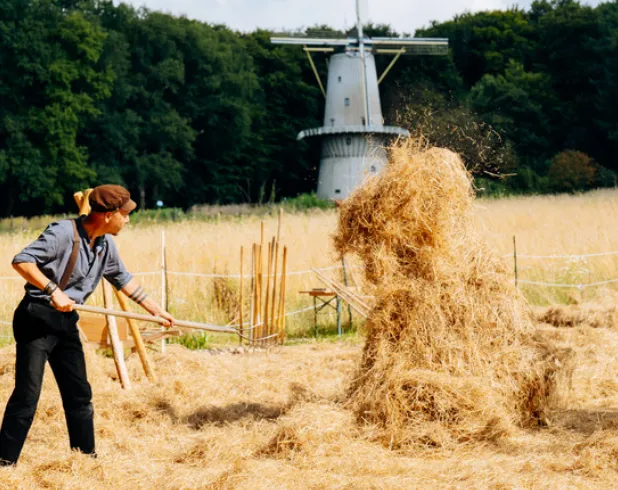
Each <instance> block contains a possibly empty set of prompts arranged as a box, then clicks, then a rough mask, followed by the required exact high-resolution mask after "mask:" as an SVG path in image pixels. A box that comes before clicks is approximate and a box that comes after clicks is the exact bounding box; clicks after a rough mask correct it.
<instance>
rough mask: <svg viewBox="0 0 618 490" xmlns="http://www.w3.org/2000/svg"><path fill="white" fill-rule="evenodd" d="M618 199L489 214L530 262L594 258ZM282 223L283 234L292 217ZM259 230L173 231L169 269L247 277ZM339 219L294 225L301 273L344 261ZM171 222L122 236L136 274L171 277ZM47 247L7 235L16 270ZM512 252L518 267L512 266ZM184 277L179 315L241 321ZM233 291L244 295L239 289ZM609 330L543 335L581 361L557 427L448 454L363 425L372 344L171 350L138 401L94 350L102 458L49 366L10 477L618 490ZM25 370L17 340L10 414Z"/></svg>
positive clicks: (296, 300)
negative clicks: (363, 364) (17, 377)
mask: <svg viewBox="0 0 618 490" xmlns="http://www.w3.org/2000/svg"><path fill="white" fill-rule="evenodd" d="M617 207H618V191H598V192H592V193H588V194H585V195H580V196H556V197H528V198H512V199H501V200H481V201H478V202H477V203H476V207H475V213H474V215H475V220H476V226H477V227H478V229H479V230H481V234H482V235H483V236H484V238H485V240H486V241H487V243H488V244H489V246H490V247H491V248H493V249H494V251H495V253H496V254H497V255H507V254H512V252H513V235H516V237H517V248H518V253H519V254H521V255H524V254H527V255H571V254H576V255H577V254H590V253H600V252H608V251H614V250H618V232H617V231H616V230H618V227H617V226H616V225H617V224H618V223H616V222H615V221H618V213H616V210H617V209H616V208H617ZM264 221H265V225H266V230H267V236H271V235H272V234H274V233H275V231H276V222H277V219H276V217H274V216H272V217H265V218H264ZM259 222H260V218H257V217H255V218H246V217H245V218H242V219H241V218H228V219H224V220H221V221H220V222H218V223H214V222H212V223H205V222H197V221H196V222H183V223H176V224H170V225H166V226H165V231H166V242H167V246H168V266H169V270H170V271H178V272H200V273H213V272H216V273H229V274H235V273H237V272H238V266H239V259H238V257H239V248H240V246H241V245H243V246H245V249H247V247H250V245H251V244H252V243H254V242H256V241H259V236H260V225H259ZM335 222H336V215H335V211H313V212H309V213H306V214H305V213H303V214H297V215H290V216H285V218H284V222H283V229H282V237H283V241H284V242H285V243H286V245H287V246H288V247H289V250H290V259H289V270H290V271H301V270H307V269H309V268H311V267H324V266H329V265H333V264H335V263H336V257H335V254H334V251H333V246H332V243H331V239H330V236H331V235H332V234H333V232H334V228H335ZM162 229H163V226H161V225H140V226H139V227H133V228H129V229H128V230H126V231H125V232H123V234H122V235H121V236H119V237H118V238H117V243H118V244H119V247H120V249H121V254H122V255H123V256H124V260H125V263H126V264H127V266H128V267H129V269H130V270H133V271H142V272H148V271H153V272H154V271H158V270H159V269H160V261H161V259H160V257H161V248H160V243H161V231H162ZM34 237H35V234H34V233H16V234H13V235H4V236H2V237H0V256H2V257H6V260H5V261H3V263H2V264H0V276H11V275H13V272H12V270H11V268H10V265H9V260H10V257H12V255H13V254H15V253H16V252H17V251H18V250H19V249H20V248H21V247H22V246H23V245H25V244H26V243H27V242H28V241H29V240H31V239H33V238H34ZM615 257H618V256H607V257H589V258H568V259H545V260H542V259H532V258H524V257H520V259H519V277H520V279H529V280H536V281H547V282H556V283H566V282H568V283H577V284H581V283H590V282H596V281H601V280H607V279H613V278H615V277H618V263H617V262H616V258H615ZM505 260H506V261H507V263H508V264H509V267H510V264H512V257H508V258H506V259H505ZM509 270H510V269H509ZM248 271H249V266H248V265H246V267H245V272H248ZM170 278H171V284H170V286H171V302H170V305H171V306H170V308H171V310H172V311H173V312H174V313H175V314H176V316H178V317H179V318H184V319H188V320H198V321H199V320H202V321H211V322H219V323H225V322H227V321H230V320H232V319H233V318H232V317H231V316H233V313H230V312H229V311H227V312H226V311H222V310H225V308H223V309H222V308H221V307H220V306H221V305H217V304H216V302H213V300H212V294H213V286H212V280H211V279H208V278H189V277H186V276H170ZM143 279H144V281H143V282H144V284H145V285H146V286H147V287H148V289H149V290H150V291H152V292H153V295H154V296H156V295H158V294H160V293H159V290H160V284H159V278H158V277H157V276H145V277H144V278H143ZM19 284H20V283H19V282H18V281H12V280H2V281H0V288H2V294H3V298H4V299H5V301H4V302H3V304H2V305H0V319H2V320H9V319H10V316H11V312H12V309H13V308H14V306H15V304H16V302H17V301H18V299H19V297H20V295H21V291H20V285H19ZM319 286H320V283H319V281H317V279H316V278H315V277H314V276H312V275H311V274H300V275H297V276H291V277H290V281H289V282H288V304H287V310H288V311H291V310H293V309H296V308H300V307H302V306H306V305H307V304H309V301H308V299H307V298H303V297H301V296H299V295H298V294H297V291H299V290H301V289H307V288H311V287H319ZM228 287H229V289H230V290H232V291H234V288H237V282H236V280H235V279H230V280H229V284H228ZM523 291H524V293H525V294H526V295H527V296H528V297H529V298H530V299H531V300H532V301H533V302H534V303H538V304H541V305H542V304H552V303H556V302H562V303H564V302H569V303H582V302H592V303H594V302H600V299H601V298H603V301H604V302H605V303H604V304H608V305H609V306H608V307H611V305H612V304H613V303H615V302H614V301H612V300H611V298H616V296H615V295H614V294H615V293H614V292H613V291H612V290H611V289H608V288H607V287H604V288H601V287H595V288H586V289H582V290H579V289H574V290H566V289H558V288H554V289H551V288H541V287H530V286H525V289H523ZM95 299H98V298H95ZM599 304H600V303H599ZM615 316H616V315H614V316H612V317H611V318H612V319H613V318H614V317H615ZM311 324H312V316H311V313H309V314H308V316H303V315H299V316H298V317H294V318H293V319H291V321H290V324H289V327H290V328H291V329H297V330H303V329H304V330H306V331H309V332H310V330H311ZM595 325H596V324H595ZM596 326H597V327H598V328H593V327H592V326H589V325H580V324H575V325H572V326H570V327H568V328H567V327H558V328H557V327H553V326H550V325H539V330H540V331H541V333H542V334H543V336H544V337H545V338H547V339H550V340H553V341H554V342H555V343H556V344H557V346H558V347H564V348H570V349H571V350H572V352H573V366H574V371H573V378H572V385H571V386H570V387H569V386H561V387H560V388H561V389H560V394H561V401H560V403H559V405H558V407H557V408H556V409H555V410H554V411H553V412H552V413H551V414H550V416H549V420H548V425H547V426H543V427H538V428H530V429H525V430H524V429H518V430H517V431H516V432H515V433H514V434H512V435H511V436H509V437H503V438H500V439H498V440H496V441H494V442H491V443H488V442H486V443H480V442H476V443H473V442H470V443H463V444H457V445H455V446H449V447H447V448H445V447H438V446H432V445H430V444H425V445H420V444H418V445H411V446H406V447H405V448H403V449H402V448H400V449H397V450H393V449H389V448H388V447H386V446H385V445H384V444H383V443H381V442H379V441H378V439H379V437H378V431H377V429H376V428H375V427H371V426H367V425H359V424H357V423H356V421H355V420H354V415H353V412H352V411H351V410H350V407H349V406H348V405H347V400H348V397H347V390H348V387H349V383H350V380H351V377H352V375H353V373H354V372H355V370H356V369H357V367H358V364H359V362H360V359H361V350H362V348H361V343H362V341H363V339H362V337H361V336H356V337H353V338H351V339H350V340H348V341H344V342H325V341H322V342H320V341H314V342H310V343H307V344H306V345H293V346H285V347H276V348H272V349H269V350H266V351H256V352H252V353H245V354H240V355H232V354H221V355H212V354H210V353H207V352H200V351H188V350H186V349H184V348H183V347H180V346H169V348H168V349H167V351H166V352H165V353H154V354H153V356H154V361H155V365H156V369H157V372H158V374H159V378H160V382H159V384H158V385H152V384H150V383H149V382H148V381H147V380H146V379H145V378H144V376H143V374H142V371H141V367H140V365H139V360H138V359H137V358H136V357H135V356H133V357H131V358H130V359H129V361H128V364H129V371H130V374H131V378H132V380H133V390H132V391H130V392H125V391H123V390H121V388H120V386H119V383H118V382H117V380H116V379H115V377H116V375H115V371H114V364H113V360H111V359H109V358H105V357H102V356H99V355H96V354H95V353H94V352H91V351H89V352H88V365H89V370H90V371H89V373H90V378H91V382H92V385H93V391H94V394H95V395H94V404H95V411H96V415H95V424H96V432H97V441H98V442H97V447H98V452H99V458H98V459H96V460H92V459H90V458H87V457H84V456H82V455H80V454H70V453H69V451H68V441H67V436H66V429H65V426H64V415H63V412H62V407H61V402H60V399H59V396H58V393H57V389H56V387H55V384H54V381H53V376H52V375H51V373H50V372H48V373H46V381H45V385H44V392H43V396H42V398H41V401H40V403H39V409H38V412H37V417H36V419H35V422H34V425H33V428H32V431H31V434H30V437H29V439H28V441H27V443H26V446H25V448H24V453H23V457H22V460H21V461H20V464H19V465H18V467H17V468H4V469H0V488H7V489H8V488H11V489H12V488H23V489H30V488H66V489H83V488H89V489H90V488H92V489H97V488H109V489H112V488H114V489H115V488H134V489H141V488H144V489H146V488H148V489H150V488H165V489H183V488H187V489H189V488H213V489H236V488H238V489H242V488H251V489H261V488H264V489H267V488H268V489H270V488H277V489H279V488H281V489H283V488H290V489H301V488H314V489H318V488H319V489H321V488H341V489H356V488H376V489H378V488H380V489H382V488H384V489H386V488H406V489H407V488H612V487H615V485H616V483H615V482H616V477H617V476H618V434H617V432H616V431H617V430H618V381H617V380H618V372H617V371H618V364H616V356H618V325H616V324H614V323H613V321H611V322H608V323H606V324H603V325H596ZM13 362H14V348H13V347H12V346H7V347H4V348H2V349H1V350H0V402H1V403H2V404H4V403H5V401H6V400H7V398H8V396H9V395H10V391H11V389H12V383H13Z"/></svg>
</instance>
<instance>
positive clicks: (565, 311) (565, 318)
mask: <svg viewBox="0 0 618 490" xmlns="http://www.w3.org/2000/svg"><path fill="white" fill-rule="evenodd" d="M617 299H618V294H617V293H616V292H615V291H612V290H603V291H599V293H598V295H597V298H596V302H585V303H577V304H570V305H552V306H548V307H544V308H538V309H537V311H536V312H535V318H536V321H537V322H540V323H547V324H549V325H553V326H554V327H590V328H616V327H618V307H616V300H617Z"/></svg>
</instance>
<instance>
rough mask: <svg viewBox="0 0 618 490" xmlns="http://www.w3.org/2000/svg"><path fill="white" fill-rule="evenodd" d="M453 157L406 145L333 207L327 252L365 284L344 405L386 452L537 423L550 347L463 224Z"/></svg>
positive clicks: (461, 177)
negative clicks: (357, 349)
mask: <svg viewBox="0 0 618 490" xmlns="http://www.w3.org/2000/svg"><path fill="white" fill-rule="evenodd" d="M473 199H474V195H473V190H472V186H471V181H470V176H469V175H468V173H467V172H466V170H465V168H464V165H463V163H462V161H461V160H460V158H459V157H458V156H457V155H456V154H454V153H452V152H450V151H448V150H443V149H436V148H434V149H429V150H425V149H423V148H422V147H421V146H420V145H419V144H418V143H415V142H414V141H408V142H405V143H403V144H401V145H400V146H398V147H396V148H393V149H392V150H391V163H390V165H389V166H388V168H387V169H385V171H384V172H383V173H382V174H381V175H379V176H377V177H375V178H373V179H371V180H369V181H368V182H367V183H366V184H365V185H364V186H363V187H361V188H360V189H358V190H357V191H356V192H355V193H354V194H353V195H351V196H350V197H349V198H348V199H347V200H346V201H344V203H343V205H342V207H341V209H340V217H339V224H338V231H337V233H336V236H335V237H334V239H335V246H336V248H337V250H338V252H339V253H341V254H344V253H354V254H357V255H358V256H359V257H360V259H361V260H362V261H363V262H364V266H365V273H366V278H367V280H368V281H370V282H371V283H373V284H375V286H376V291H375V294H376V306H375V308H374V310H373V311H372V313H371V315H370V317H369V319H368V331H369V333H368V339H367V342H366V345H365V349H364V354H363V360H362V363H361V366H360V369H359V371H358V373H357V376H356V377H355V380H354V381H353V384H352V387H351V392H350V395H351V396H350V404H351V406H352V407H353V409H354V410H355V413H356V415H357V418H358V419H359V420H360V421H363V422H365V423H369V424H375V426H376V427H377V428H378V429H379V433H380V439H381V440H382V441H383V442H384V443H386V444H388V445H389V446H390V447H399V446H401V445H404V444H409V443H421V444H435V445H447V444H449V443H454V442H463V441H468V440H495V439H496V438H498V437H500V436H503V435H506V434H509V433H510V432H511V430H512V429H513V428H514V427H516V426H529V425H533V424H538V423H539V422H540V421H543V420H544V419H545V417H546V415H547V408H548V406H549V404H550V401H551V399H552V395H553V394H554V393H555V387H556V381H557V380H556V378H557V371H558V367H559V364H560V362H559V361H558V360H557V358H556V350H555V349H554V348H553V347H552V346H551V345H549V344H548V343H547V342H544V341H542V340H540V339H538V338H537V337H536V336H535V332H534V327H533V325H532V322H531V318H530V312H529V310H528V308H527V306H526V305H525V302H524V301H523V300H522V298H521V296H520V295H519V294H518V292H517V290H516V289H515V288H514V287H513V286H512V285H511V282H510V281H509V280H507V278H506V275H505V273H506V270H505V267H504V265H503V264H502V262H501V261H500V260H499V259H497V258H496V257H494V256H493V254H492V253H491V252H490V251H489V250H488V249H487V248H486V247H485V246H484V245H483V244H482V243H481V241H480V240H479V238H478V237H477V235H476V233H475V231H474V230H473V228H472V225H471V208H472V203H473Z"/></svg>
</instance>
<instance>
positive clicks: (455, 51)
mask: <svg viewBox="0 0 618 490" xmlns="http://www.w3.org/2000/svg"><path fill="white" fill-rule="evenodd" d="M365 31H366V33H367V34H368V35H371V36H397V35H398V33H396V32H394V31H393V29H392V28H391V27H390V26H388V25H373V24H372V25H368V26H365ZM306 32H307V33H309V34H312V35H321V34H324V33H328V34H329V35H338V36H344V35H345V34H346V33H344V32H339V31H336V30H335V29H332V28H330V27H328V26H315V27H312V28H309V29H307V30H306ZM416 34H417V35H419V36H440V37H448V38H449V39H450V47H451V50H450V53H449V56H439V57H420V56H404V57H402V58H401V59H400V60H399V62H398V63H397V64H396V65H395V66H394V68H393V69H392V71H391V72H390V73H389V74H388V76H387V77H386V79H385V80H384V83H382V84H381V86H380V89H381V97H382V101H383V106H384V108H385V110H384V112H385V120H386V121H385V122H386V123H391V124H400V125H403V126H405V127H407V128H408V129H410V130H411V132H413V133H414V134H417V135H422V136H423V137H424V138H426V139H427V140H428V141H429V142H430V143H431V144H434V145H437V146H443V147H447V148H451V149H453V150H455V151H457V152H459V153H461V154H462V156H463V158H464V160H465V162H466V164H467V166H468V168H469V169H471V170H472V171H475V172H476V173H477V174H478V178H479V179H490V178H492V176H493V175H495V174H502V175H503V176H504V175H511V176H510V177H508V178H505V177H503V178H502V180H499V181H491V180H483V181H479V182H480V185H479V187H484V188H486V189H490V190H491V192H496V193H502V192H507V193H508V192H557V191H560V192H562V191H575V190H582V189H587V188H590V187H595V186H606V185H615V183H616V174H615V173H614V172H613V171H614V170H616V167H617V166H618V163H617V162H616V159H615V154H616V152H617V151H618V122H617V121H618V119H617V118H616V114H617V113H618V95H617V94H618V4H616V2H612V3H605V4H601V5H599V6H597V7H591V6H587V5H582V4H580V3H578V2H577V1H575V0H537V1H535V2H533V3H532V5H531V6H530V7H529V8H528V9H527V10H523V9H521V8H511V9H508V10H505V11H487V12H481V13H476V14H472V13H466V14H463V15H459V16H456V17H455V18H453V19H452V20H450V21H447V22H443V23H434V24H432V25H431V26H430V27H428V28H427V29H424V30H421V31H419V32H417V33H416ZM270 36H271V33H270V32H268V31H263V30H257V31H256V32H253V33H249V34H241V33H237V32H233V31H231V30H230V29H228V28H226V27H225V26H219V25H216V26H215V25H209V24H206V23H202V22H198V21H193V20H189V19H186V18H182V17H181V18H177V17H173V16H171V15H168V14H163V13H158V12H150V11H148V10H146V9H137V10H136V9H135V8H133V7H130V6H128V5H125V4H119V5H114V3H113V2H112V1H111V0H63V1H62V2H57V1H54V0H4V1H3V2H1V3H0V102H1V103H0V216H11V215H16V214H22V215H27V216H32V215H39V214H43V213H50V212H53V213H59V212H67V211H69V212H70V211H71V210H72V208H73V204H72V199H71V194H72V192H73V191H75V190H76V189H78V188H82V187H86V186H92V185H96V184H100V183H104V182H112V183H120V184H124V185H126V186H127V187H128V188H129V189H130V190H131V191H132V192H133V193H134V195H136V196H137V200H138V201H139V204H140V207H141V208H142V209H147V208H152V207H154V206H155V203H156V202H157V201H159V200H162V201H163V202H165V204H166V205H168V206H174V207H178V208H182V209H185V210H186V209H188V208H190V207H191V206H192V205H194V204H197V203H222V204H224V203H233V202H236V203H238V202H250V203H256V202H258V203H262V202H265V201H271V202H272V201H275V200H281V199H282V198H290V197H292V198H293V197H294V196H297V195H299V194H307V195H310V193H311V192H312V191H313V189H314V188H315V182H316V179H317V164H318V161H319V151H320V148H319V144H316V143H314V142H311V140H309V141H300V142H299V141H297V140H296V135H297V134H298V132H299V131H301V130H302V129H306V128H310V127H315V126H319V125H320V124H321V117H322V107H323V99H322V97H321V94H320V91H319V89H318V87H317V86H316V84H315V81H314V76H313V72H312V70H311V68H310V66H309V64H308V63H307V62H306V56H305V53H303V51H302V50H301V49H297V48H294V47H292V46H279V45H273V44H271V43H270ZM315 60H316V64H317V67H318V72H319V74H320V76H321V77H322V78H323V79H324V78H325V76H326V73H327V66H326V58H325V56H322V55H316V56H315ZM390 61H391V59H390V58H389V57H387V56H378V57H377V65H378V71H379V72H382V71H383V70H384V69H385V68H386V67H387V65H388V64H389V63H390ZM565 150H572V151H573V152H581V154H585V155H588V156H589V157H586V158H590V159H592V160H593V162H594V163H583V162H584V159H583V157H581V155H580V156H579V157H574V156H573V155H574V153H569V151H566V152H565ZM578 155H579V154H578ZM590 168H592V169H594V172H593V175H592V177H590V175H589V172H590ZM574 172H575V173H574ZM577 172H580V173H579V174H577V175H578V176H577V177H576V176H575V174H576V173H577ZM582 172H583V174H582ZM584 174H585V175H586V177H584V176H583V175H584ZM306 199H307V198H305V197H303V198H300V199H299V200H298V205H299V206H301V207H303V206H305V205H306V203H305V201H304V200H306Z"/></svg>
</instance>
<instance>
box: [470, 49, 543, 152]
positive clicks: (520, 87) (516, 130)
mask: <svg viewBox="0 0 618 490" xmlns="http://www.w3.org/2000/svg"><path fill="white" fill-rule="evenodd" d="M552 95H553V94H552V91H551V78H550V77H549V76H548V75H546V74H544V73H531V72H526V71H525V70H524V67H523V65H521V64H520V63H518V62H516V61H514V60H511V61H510V62H509V65H508V66H507V68H506V71H505V73H504V75H485V76H483V78H482V79H481V80H480V81H479V82H478V83H477V84H476V85H475V86H474V87H473V88H472V90H471V92H470V101H471V104H472V107H473V108H474V110H476V111H478V113H479V114H480V115H481V117H483V118H484V120H486V121H487V122H488V123H489V124H491V125H492V126H493V127H494V128H496V129H497V130H498V131H500V132H502V133H503V134H505V135H507V136H508V138H509V139H510V140H511V141H512V142H513V143H514V145H515V150H516V151H517V153H518V155H520V156H521V157H523V158H530V159H536V160H538V159H539V158H541V159H542V158H547V157H548V156H549V152H550V151H551V148H552V145H551V137H552V134H551V125H550V118H551V115H552V114H551V109H550V108H551V106H552V104H553V97H552Z"/></svg>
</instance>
